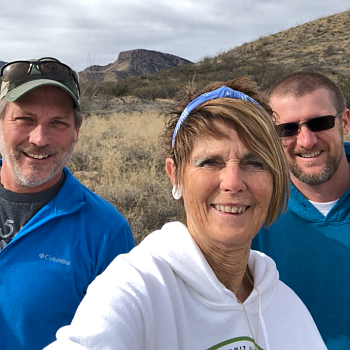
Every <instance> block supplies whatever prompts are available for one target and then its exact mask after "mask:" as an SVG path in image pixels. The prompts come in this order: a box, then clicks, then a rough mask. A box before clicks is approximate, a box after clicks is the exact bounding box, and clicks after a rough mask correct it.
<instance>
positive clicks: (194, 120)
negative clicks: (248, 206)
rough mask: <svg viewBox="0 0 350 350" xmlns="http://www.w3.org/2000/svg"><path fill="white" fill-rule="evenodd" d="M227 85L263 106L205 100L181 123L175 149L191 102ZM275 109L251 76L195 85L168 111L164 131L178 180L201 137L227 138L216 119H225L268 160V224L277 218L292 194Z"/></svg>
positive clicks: (225, 100) (253, 148)
mask: <svg viewBox="0 0 350 350" xmlns="http://www.w3.org/2000/svg"><path fill="white" fill-rule="evenodd" d="M222 86H227V87H229V88H231V89H234V90H237V91H240V92H243V93H245V94H246V95H248V96H250V97H251V98H253V99H254V100H255V101H257V102H258V103H259V104H260V106H258V105H255V104H254V103H252V102H249V101H245V100H237V99H232V98H218V99H214V100H210V101H207V102H204V103H203V104H201V105H200V106H198V107H197V108H196V109H195V110H194V111H192V112H191V113H190V114H189V115H188V117H187V118H186V120H185V121H184V122H183V124H182V125H181V127H180V129H179V131H178V133H177V135H176V140H175V144H174V149H172V136H173V132H174V129H175V126H176V123H177V121H178V119H179V117H180V115H181V113H182V111H183V110H184V109H185V107H186V106H187V105H188V103H189V102H191V101H192V100H194V99H195V98H197V97H198V96H200V95H202V94H203V93H206V92H209V91H213V90H215V89H217V88H219V87H222ZM272 115H273V112H272V109H271V108H270V106H269V104H268V100H267V97H266V96H265V95H263V94H262V93H260V92H259V91H258V89H257V86H256V84H255V83H253V82H252V81H251V80H250V79H249V78H248V77H241V78H237V79H234V80H230V81H227V82H225V83H224V82H215V83H212V84H209V85H208V86H207V87H205V88H204V89H203V90H202V91H200V92H197V91H196V90H195V89H194V87H193V86H189V87H187V88H186V96H185V98H184V100H183V101H181V102H179V103H178V104H177V105H176V106H175V107H174V108H173V109H172V110H171V111H170V112H169V113H168V114H167V123H166V128H165V131H164V133H163V146H164V150H165V156H166V157H168V158H172V159H173V160H174V165H175V168H176V182H177V183H179V180H181V177H182V174H183V169H184V167H185V166H186V164H187V163H188V161H189V159H190V156H191V152H192V149H193V146H194V143H195V141H196V140H198V139H200V138H201V137H208V136H209V137H214V138H217V139H218V138H224V137H226V135H223V134H222V132H220V131H219V130H218V128H217V127H215V123H214V122H215V121H219V122H222V123H224V124H227V125H228V126H232V127H234V128H235V129H236V131H237V133H238V136H239V137H240V139H241V141H242V142H243V143H244V144H245V146H246V147H248V148H249V149H250V150H251V151H252V152H253V153H255V154H256V155H257V156H259V157H260V158H261V159H262V160H263V161H264V163H265V165H266V168H267V170H268V171H269V173H270V174H271V176H272V180H273V189H274V190H273V193H272V198H271V202H270V207H269V210H268V214H267V219H266V225H270V224H271V223H272V222H274V221H275V220H277V218H278V216H279V215H280V214H281V213H282V212H283V210H285V209H286V205H287V202H288V200H287V198H288V194H289V183H288V179H289V178H288V165H287V161H286V158H285V154H284V152H283V148H282V144H281V140H280V139H279V137H278V136H277V133H276V131H275V128H274V123H273V120H272Z"/></svg>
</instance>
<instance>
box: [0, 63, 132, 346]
mask: <svg viewBox="0 0 350 350" xmlns="http://www.w3.org/2000/svg"><path fill="white" fill-rule="evenodd" d="M0 75H1V95H0V151H1V154H2V158H3V159H2V162H1V164H0V166H1V169H0V176H1V186H0V270H1V273H0V329H1V332H0V333H1V336H0V338H1V340H0V344H1V345H0V348H1V349H2V350H14V349H16V350H20V349H26V350H38V349H42V348H43V347H45V346H46V345H47V344H49V343H51V342H52V341H53V340H55V333H56V331H57V330H58V329H59V328H60V327H62V326H63V325H67V324H70V322H71V320H72V318H73V316H74V313H75V311H76V308H77V307H78V305H79V303H80V301H81V300H82V298H83V297H84V295H85V293H86V289H87V287H88V285H89V284H90V283H91V282H92V281H93V280H94V279H95V277H96V276H97V275H99V274H100V273H102V272H103V271H104V270H105V268H106V267H107V266H108V264H109V263H110V262H111V261H112V260H113V259H114V257H116V256H117V255H118V254H121V253H126V252H128V251H129V250H130V249H132V248H133V247H134V244H135V243H134V240H133V237H132V234H131V231H130V228H129V225H128V223H127V221H126V220H125V218H124V217H122V216H121V214H120V213H119V212H118V211H117V210H116V209H115V208H114V207H113V206H112V205H111V204H109V203H107V202H106V201H105V200H103V199H102V198H100V197H99V196H97V195H96V194H94V193H92V192H91V191H89V190H88V189H87V188H86V187H84V186H83V185H82V184H81V183H80V182H79V181H78V180H77V179H75V178H74V177H73V175H72V174H71V173H70V171H69V170H68V169H67V168H66V167H65V166H66V164H67V163H68V161H69V160H70V158H71V155H72V152H73V150H74V147H75V144H76V142H77V140H78V135H79V129H80V126H81V123H82V116H81V114H80V104H79V82H78V75H77V73H76V72H74V71H73V70H72V69H71V68H70V67H69V66H67V65H65V64H63V63H61V62H59V61H58V60H56V59H53V58H43V59H40V60H29V61H15V62H10V63H7V64H6V65H5V66H3V67H2V68H1V69H0Z"/></svg>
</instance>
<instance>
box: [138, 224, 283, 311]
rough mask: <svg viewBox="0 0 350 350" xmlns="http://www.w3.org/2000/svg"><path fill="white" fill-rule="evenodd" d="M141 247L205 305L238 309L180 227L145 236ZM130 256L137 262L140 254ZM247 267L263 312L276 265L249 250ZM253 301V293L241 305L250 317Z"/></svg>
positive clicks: (167, 227) (276, 277) (275, 278)
mask: <svg viewBox="0 0 350 350" xmlns="http://www.w3.org/2000/svg"><path fill="white" fill-rule="evenodd" d="M141 245H142V246H143V248H146V249H142V251H144V252H147V254H151V255H152V257H153V258H155V259H161V260H165V261H166V263H167V264H168V265H169V266H170V267H171V269H172V270H173V271H174V273H176V274H177V275H178V276H179V277H180V278H181V279H182V280H183V281H184V282H186V283H187V284H188V285H189V286H190V287H191V288H192V289H193V291H194V292H195V293H197V295H198V298H203V299H204V300H205V302H206V303H211V304H213V305H215V304H216V305H221V306H222V307H225V306H230V307H231V308H232V303H233V302H234V303H237V307H238V308H242V306H241V305H240V304H239V303H238V302H237V299H236V297H235V295H234V294H233V293H232V292H231V291H230V290H229V289H227V288H226V287H225V286H224V285H223V284H222V283H221V282H220V281H219V280H218V278H217V277H216V275H215V273H214V272H213V270H212V269H211V267H210V265H209V264H208V262H207V260H206V259H205V257H204V255H203V254H202V252H201V251H200V249H199V247H198V246H197V244H196V242H195V241H194V240H193V238H192V236H191V235H190V233H189V232H188V230H187V227H186V226H185V225H183V224H182V223H180V222H171V223H168V224H165V225H164V226H163V227H162V229H161V230H158V231H155V232H153V233H152V234H151V235H149V236H147V237H146V238H145V239H144V240H143V242H142V244H141ZM140 250H141V249H140ZM132 253H135V256H137V257H138V259H139V258H140V256H139V254H140V253H141V254H142V252H141V251H139V249H138V247H136V248H134V250H133V251H132ZM132 255H133V254H132ZM248 266H249V269H250V272H251V273H252V275H253V278H254V285H255V287H256V288H257V289H258V291H259V299H260V305H261V311H262V312H264V311H265V310H266V309H267V308H268V306H269V304H270V302H271V301H272V299H273V297H274V293H275V286H276V283H277V282H278V280H279V275H278V272H277V269H276V265H275V263H274V261H273V260H272V259H270V258H269V257H268V256H266V255H265V254H263V253H260V252H257V251H253V250H251V252H250V256H249V261H248ZM256 299H257V293H256V291H255V290H253V291H252V293H251V294H250V296H249V297H248V298H247V299H246V300H245V302H244V306H245V308H246V311H247V312H249V313H250V314H252V315H256V314H257V300H256Z"/></svg>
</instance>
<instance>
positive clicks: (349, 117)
mask: <svg viewBox="0 0 350 350" xmlns="http://www.w3.org/2000/svg"><path fill="white" fill-rule="evenodd" d="M349 123H350V112H349V110H348V109H346V110H345V112H344V113H343V115H342V125H343V135H347V134H348V132H349Z"/></svg>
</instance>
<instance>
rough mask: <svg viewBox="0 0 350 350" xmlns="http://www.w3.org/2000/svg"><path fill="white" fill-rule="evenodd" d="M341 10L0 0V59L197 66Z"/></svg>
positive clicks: (339, 3)
mask: <svg viewBox="0 0 350 350" xmlns="http://www.w3.org/2000/svg"><path fill="white" fill-rule="evenodd" d="M349 9H350V4H349V0H331V1H326V0H294V1H291V0H288V1H287V0H211V1H210V0H2V1H1V7H0V23H1V25H0V37H1V51H0V60H2V61H6V62H8V61H12V60H17V59H28V58H40V57H43V56H51V57H56V58H58V59H60V60H61V61H62V62H64V63H67V64H69V65H70V66H72V67H73V68H74V69H76V70H78V71H81V70H83V69H85V68H86V67H87V66H88V65H91V64H99V65H106V64H108V63H112V62H114V61H115V60H116V59H117V57H118V54H119V52H121V51H127V50H133V49H148V50H156V51H161V52H165V53H170V54H174V55H177V56H180V57H183V58H186V59H188V60H190V61H193V62H198V61H200V60H202V59H203V58H204V57H206V56H210V57H213V56H217V55H218V54H219V53H221V52H224V51H227V50H229V49H232V48H234V47H236V46H239V45H241V44H243V43H245V42H249V41H253V40H256V39H258V38H259V37H261V36H267V35H270V34H273V33H277V32H280V31H282V30H286V29H289V28H291V27H295V26H297V25H299V24H302V23H305V22H309V21H313V20H315V19H318V18H320V17H324V16H328V15H332V14H335V13H338V12H342V11H346V10H349Z"/></svg>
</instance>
